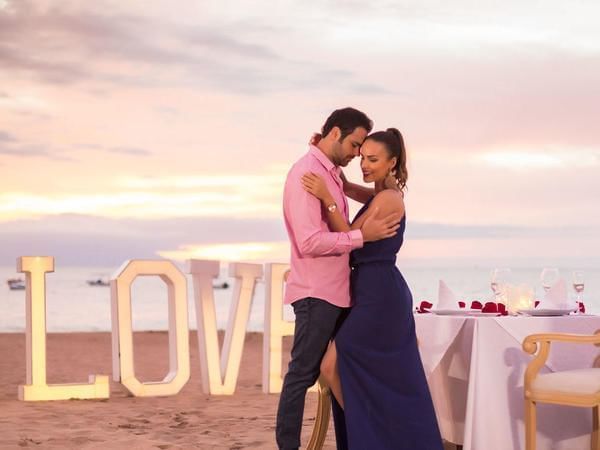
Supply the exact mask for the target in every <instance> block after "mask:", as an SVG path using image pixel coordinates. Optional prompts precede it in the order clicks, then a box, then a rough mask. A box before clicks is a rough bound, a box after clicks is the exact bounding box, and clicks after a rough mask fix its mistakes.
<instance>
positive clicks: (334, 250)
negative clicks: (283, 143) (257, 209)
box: [283, 145, 363, 307]
mask: <svg viewBox="0 0 600 450" xmlns="http://www.w3.org/2000/svg"><path fill="white" fill-rule="evenodd" d="M306 172H314V173H316V174H318V175H320V176H321V177H323V179H324V180H325V182H326V184H327V188H328V189H329V192H330V193H331V195H332V196H333V197H334V199H335V202H336V204H337V205H338V208H339V209H340V212H341V213H342V214H343V215H344V216H345V217H346V219H348V202H347V200H346V196H345V195H344V190H343V183H342V180H341V178H340V176H339V173H340V169H339V168H338V167H336V166H334V164H333V163H332V162H331V161H330V160H329V158H327V156H325V154H324V153H323V152H322V151H321V150H319V149H318V148H317V147H315V146H313V145H311V146H310V148H309V150H308V153H306V154H305V155H304V156H303V157H302V158H300V159H299V160H298V161H297V162H296V164H294V165H293V166H292V168H291V169H290V171H289V173H288V176H287V179H286V182H285V188H284V191H283V215H284V218H285V226H286V228H287V232H288V236H289V238H290V244H291V262H290V266H291V270H290V275H289V277H288V280H287V284H286V289H285V297H284V303H286V304H288V303H293V302H295V301H296V300H300V299H302V298H305V297H315V298H320V299H322V300H325V301H327V302H329V303H331V304H333V305H336V306H340V307H349V306H350V265H349V254H350V251H351V250H353V249H355V248H358V247H362V245H363V238H362V233H361V232H360V230H352V231H349V232H346V233H335V232H332V231H330V230H329V227H328V224H327V214H328V211H327V210H326V209H325V208H324V207H323V206H322V205H321V201H320V200H319V199H317V198H316V197H314V196H313V195H312V194H309V193H308V192H306V191H305V190H304V188H303V187H302V181H301V179H302V175H304V174H305V173H306Z"/></svg>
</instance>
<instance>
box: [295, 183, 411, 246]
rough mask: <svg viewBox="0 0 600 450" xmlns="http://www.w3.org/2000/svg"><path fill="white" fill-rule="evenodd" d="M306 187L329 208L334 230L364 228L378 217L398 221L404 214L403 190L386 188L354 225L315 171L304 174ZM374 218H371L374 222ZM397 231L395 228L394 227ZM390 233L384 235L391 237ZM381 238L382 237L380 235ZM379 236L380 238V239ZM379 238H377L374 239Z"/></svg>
mask: <svg viewBox="0 0 600 450" xmlns="http://www.w3.org/2000/svg"><path fill="white" fill-rule="evenodd" d="M302 184H303V186H304V189H305V190H307V191H308V192H310V193H311V194H313V195H314V196H315V197H317V198H318V199H319V200H321V203H322V204H323V206H324V207H325V209H327V214H328V218H329V225H330V227H331V229H332V230H333V231H350V230H358V229H362V227H363V225H364V224H365V222H366V221H367V220H369V219H378V220H381V221H384V222H389V223H390V224H392V223H398V222H399V221H400V220H401V219H402V216H403V215H404V201H403V199H402V194H401V192H398V191H394V190H391V189H385V190H384V191H381V192H380V193H378V194H377V195H376V196H375V198H374V199H373V201H372V202H371V204H370V205H369V207H368V208H367V210H366V211H365V213H364V214H362V215H361V216H360V217H359V218H358V219H357V220H356V221H354V223H353V224H352V226H350V225H349V224H348V222H346V218H345V217H344V216H343V215H342V213H341V212H340V210H339V208H338V206H337V204H336V203H335V199H334V198H333V196H332V195H331V193H330V192H329V190H328V189H327V186H326V185H325V181H323V179H322V178H321V177H320V176H319V175H316V174H314V173H306V174H304V175H303V176H302ZM372 221H373V220H371V222H372ZM394 231H395V229H394ZM393 234H394V233H392V234H391V235H393ZM389 236H390V234H388V235H386V236H382V237H389ZM380 238H381V237H380ZM380 238H379V239H380ZM368 240H371V239H368ZM373 240H377V239H373Z"/></svg>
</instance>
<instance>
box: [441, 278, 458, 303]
mask: <svg viewBox="0 0 600 450" xmlns="http://www.w3.org/2000/svg"><path fill="white" fill-rule="evenodd" d="M436 308H437V309H459V306H458V302H457V301H456V296H455V295H454V292H452V291H451V290H450V288H449V287H448V285H447V284H446V283H445V282H444V281H443V280H440V285H439V288H438V301H437V306H436Z"/></svg>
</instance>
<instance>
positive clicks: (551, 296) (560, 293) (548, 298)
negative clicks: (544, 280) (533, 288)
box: [541, 278, 572, 309]
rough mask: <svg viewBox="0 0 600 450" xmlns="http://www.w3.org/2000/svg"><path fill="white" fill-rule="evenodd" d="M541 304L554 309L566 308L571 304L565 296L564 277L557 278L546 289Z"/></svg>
mask: <svg viewBox="0 0 600 450" xmlns="http://www.w3.org/2000/svg"><path fill="white" fill-rule="evenodd" d="M541 306H542V307H543V308H554V309H567V308H569V307H571V306H572V305H570V304H569V299H568V298H567V283H566V282H565V279H564V278H561V279H560V280H558V281H557V282H556V283H554V284H553V285H552V286H551V287H550V289H548V290H547V291H546V293H545V294H544V300H543V301H542V304H541Z"/></svg>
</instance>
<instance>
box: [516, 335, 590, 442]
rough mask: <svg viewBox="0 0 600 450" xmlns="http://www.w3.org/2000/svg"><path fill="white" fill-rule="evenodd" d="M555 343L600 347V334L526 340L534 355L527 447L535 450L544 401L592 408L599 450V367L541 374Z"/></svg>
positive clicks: (527, 396)
mask: <svg viewBox="0 0 600 450" xmlns="http://www.w3.org/2000/svg"><path fill="white" fill-rule="evenodd" d="M599 331H600V330H599ZM552 342H568V343H576V344H595V345H596V346H599V345H600V334H598V332H597V334H595V335H578V334H564V333H548V334H532V335H530V336H527V337H526V338H525V340H524V341H523V350H524V351H525V352H527V353H530V354H532V355H535V357H534V359H533V360H532V361H531V362H530V363H529V365H528V366H527V369H526V371H525V388H524V394H525V448H526V450H535V446H536V403H538V402H542V403H553V404H557V405H568V406H579V407H585V408H593V429H592V437H591V449H592V450H600V435H599V425H600V417H599V406H600V368H597V367H592V368H589V369H578V370H565V371H561V372H554V373H547V374H541V375H540V374H539V371H540V369H541V368H542V366H544V364H545V363H546V359H547V358H548V354H549V353H550V344H551V343H552Z"/></svg>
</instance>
